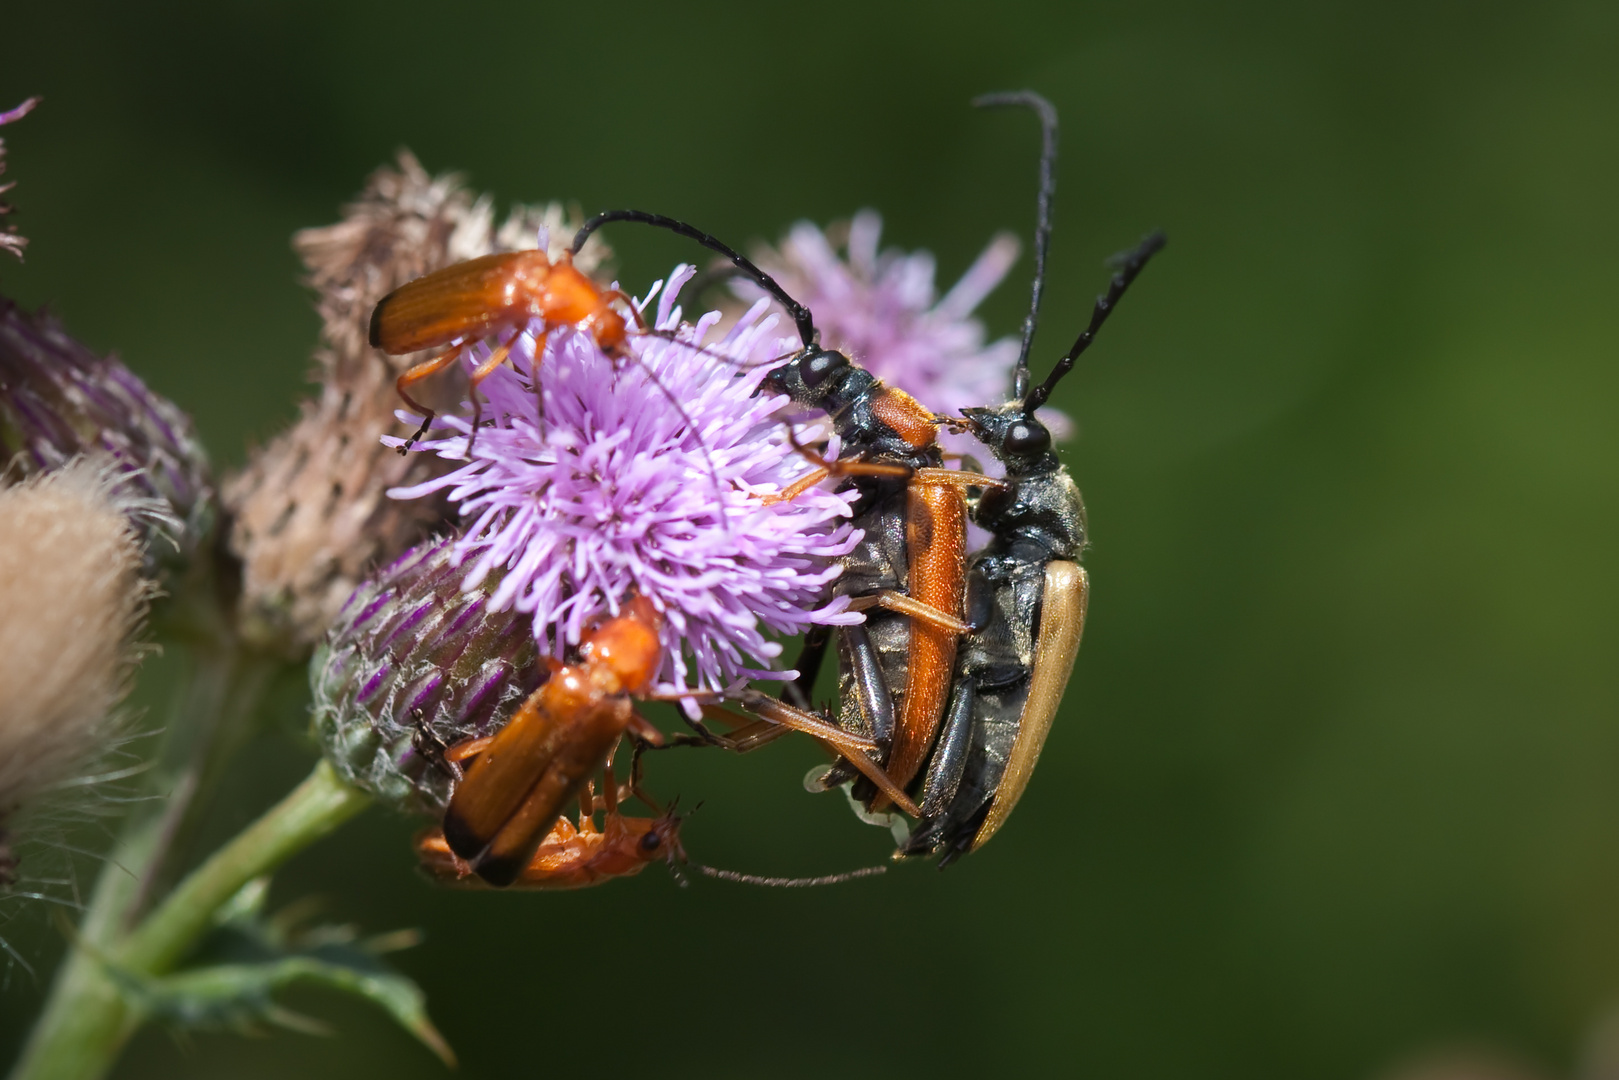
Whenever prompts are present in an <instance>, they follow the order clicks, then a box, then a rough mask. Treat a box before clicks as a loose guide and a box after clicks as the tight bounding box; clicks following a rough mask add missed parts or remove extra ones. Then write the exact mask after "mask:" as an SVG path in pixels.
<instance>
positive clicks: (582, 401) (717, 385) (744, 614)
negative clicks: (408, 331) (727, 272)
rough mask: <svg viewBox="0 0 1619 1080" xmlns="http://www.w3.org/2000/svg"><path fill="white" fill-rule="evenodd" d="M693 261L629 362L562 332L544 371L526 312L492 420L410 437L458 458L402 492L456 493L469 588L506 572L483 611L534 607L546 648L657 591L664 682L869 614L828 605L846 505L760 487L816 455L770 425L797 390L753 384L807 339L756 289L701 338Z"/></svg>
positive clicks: (703, 322)
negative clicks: (786, 329)
mask: <svg viewBox="0 0 1619 1080" xmlns="http://www.w3.org/2000/svg"><path fill="white" fill-rule="evenodd" d="M693 273H694V271H693V269H692V268H691V267H686V266H682V267H679V268H677V269H676V271H675V272H674V274H673V275H672V276H671V278H670V287H669V288H668V290H666V291H665V292H664V295H663V297H662V299H661V301H660V302H659V304H658V309H657V318H656V322H655V332H653V333H647V334H634V333H632V334H631V336H630V338H629V341H628V343H627V345H626V352H627V355H621V356H618V357H613V356H609V355H607V354H606V353H604V352H603V351H602V349H601V348H600V347H599V346H598V345H597V344H596V342H595V341H594V340H593V339H592V338H591V337H590V335H589V334H588V333H583V332H578V331H575V330H573V329H572V328H570V327H553V328H552V330H551V333H550V335H549V337H548V338H547V340H546V343H545V347H544V352H543V354H542V357H541V360H540V362H539V364H538V366H537V372H538V377H537V378H536V377H535V375H536V365H535V364H534V342H535V335H536V334H542V333H543V332H544V330H545V326H544V325H543V324H542V323H540V322H538V321H536V322H534V323H531V324H530V325H529V327H528V328H527V331H526V332H525V333H524V335H523V336H522V339H521V341H520V342H519V344H518V345H517V347H516V348H514V349H513V351H512V362H513V367H514V368H515V370H513V369H511V368H504V367H503V368H501V369H500V370H498V371H497V372H496V373H495V374H494V375H492V376H491V377H490V378H489V379H488V380H486V381H485V382H484V383H483V384H482V385H481V387H480V389H481V390H482V391H483V393H484V396H485V398H486V401H485V404H484V407H483V417H484V420H485V425H484V426H482V427H480V428H479V429H478V431H477V436H476V438H475V439H471V440H470V443H471V445H470V451H469V436H470V435H471V434H472V425H471V423H470V422H469V421H468V420H467V419H465V418H463V417H460V416H448V417H444V418H442V426H443V427H444V428H447V429H449V434H447V435H441V436H440V437H437V438H431V439H427V440H424V441H422V442H420V443H418V444H417V449H419V450H425V451H430V452H433V453H437V454H438V455H440V456H441V457H444V458H451V459H456V460H463V461H465V462H466V463H465V464H464V465H462V466H461V467H459V468H457V469H456V470H454V471H453V472H451V473H449V474H448V475H446V476H443V477H441V478H437V479H434V480H430V481H428V482H426V483H423V484H419V485H417V486H415V487H409V488H398V489H395V490H394V491H392V492H390V494H392V495H394V496H395V497H396V498H406V499H408V498H417V497H420V496H422V495H426V494H428V493H430V492H436V491H441V490H442V491H445V492H447V493H448V496H449V498H450V499H451V500H452V501H453V502H455V503H456V504H457V506H458V510H459V513H460V515H461V518H462V520H463V521H464V522H465V523H466V534H465V536H464V537H463V538H462V539H461V540H460V541H459V542H458V543H457V550H456V553H455V558H456V560H457V561H465V562H467V563H469V564H470V566H469V569H468V572H467V574H466V577H465V580H464V582H463V587H464V588H467V589H472V588H477V587H479V586H480V584H481V583H483V582H485V579H490V580H492V581H496V582H497V583H496V584H495V585H494V586H493V588H492V593H491V601H490V605H491V609H492V610H496V611H499V610H504V609H505V608H506V607H515V608H516V609H517V610H519V611H522V612H525V613H528V614H530V615H532V616H533V619H534V634H535V638H536V640H537V642H538V644H539V647H540V649H541V651H542V652H545V653H550V654H552V655H556V656H558V657H560V656H562V655H563V653H564V652H565V650H566V649H567V647H568V646H569V645H576V644H578V642H579V640H580V635H581V634H582V632H583V631H584V629H585V628H586V626H587V624H588V622H589V621H590V620H592V619H594V618H596V617H598V616H601V615H604V614H613V613H616V612H617V611H618V609H619V605H620V603H621V602H622V601H623V600H624V599H626V598H627V597H629V596H630V595H632V594H635V593H639V594H641V595H643V596H646V597H648V598H650V599H651V600H652V602H653V603H654V604H655V605H656V606H657V607H658V608H659V609H661V610H662V612H663V613H664V615H665V617H666V625H665V628H664V646H665V650H666V659H665V666H664V670H663V671H662V672H661V673H660V680H661V683H662V688H663V689H664V690H669V689H672V688H675V687H679V688H685V687H688V686H692V685H695V686H697V687H702V688H708V689H723V688H724V687H726V686H727V685H729V684H730V683H732V682H734V681H735V680H737V679H739V678H753V677H775V678H783V677H790V676H788V675H785V674H784V673H779V672H777V673H770V672H767V671H763V670H760V669H759V667H758V666H757V664H758V663H760V662H763V663H768V662H770V661H773V660H774V659H775V658H776V657H777V656H778V655H779V654H780V652H781V646H780V645H779V644H777V643H776V642H774V641H772V640H770V639H769V638H768V637H766V633H767V632H770V633H774V634H778V635H783V636H791V635H795V634H800V633H802V632H803V631H804V630H805V629H807V628H808V627H809V626H810V625H811V624H812V623H835V624H836V623H850V622H858V621H860V616H859V615H857V614H854V613H850V612H845V611H844V610H843V607H844V603H845V602H844V601H834V602H832V603H827V602H826V601H825V587H826V585H827V583H828V582H830V581H831V580H832V579H833V578H834V577H836V576H837V574H838V573H839V571H840V569H841V568H840V566H839V565H838V563H837V561H836V560H837V558H838V557H839V556H841V555H843V554H846V553H847V552H848V551H849V550H850V549H851V547H852V546H853V544H854V543H855V542H856V541H857V540H858V539H859V533H858V532H856V531H854V530H853V529H851V527H850V526H849V525H848V523H847V522H845V521H843V520H841V519H843V518H846V517H847V516H848V514H849V506H848V502H847V501H846V498H845V497H844V496H840V495H834V494H832V493H830V492H825V491H821V490H811V491H807V492H805V493H803V494H802V495H800V496H798V497H797V498H795V499H792V500H788V501H783V502H776V503H770V502H766V501H765V499H764V498H763V496H765V495H768V494H770V493H772V492H778V491H780V490H781V489H782V488H784V487H786V486H787V485H788V484H790V483H792V482H793V480H795V479H796V478H798V477H799V476H801V475H803V474H804V473H805V472H806V471H807V470H809V469H810V468H811V467H812V466H811V465H810V463H809V462H807V461H806V460H805V459H804V458H803V457H802V456H801V455H800V454H799V453H798V452H797V451H795V450H794V449H793V448H792V445H791V443H790V441H789V435H788V429H787V428H786V426H785V425H783V424H782V423H781V422H780V421H779V420H777V419H775V413H776V411H777V410H778V409H779V408H780V407H781V406H782V405H783V404H784V403H785V400H786V399H785V398H780V397H774V396H769V395H766V396H761V397H755V396H754V392H755V390H756V389H757V388H758V385H759V382H760V380H761V379H763V377H764V375H765V373H766V372H767V371H769V370H770V369H771V368H772V367H773V366H774V364H773V363H772V362H773V361H777V360H785V358H786V357H787V355H789V354H790V353H792V352H793V351H794V349H795V348H796V346H797V340H796V339H795V338H791V337H787V338H783V337H782V336H781V335H779V334H773V333H772V332H771V331H772V329H773V327H774V326H775V325H776V319H775V318H774V317H767V318H763V319H761V316H763V315H764V312H765V308H766V307H767V305H766V304H765V303H764V302H763V301H760V302H759V303H757V304H755V305H754V306H753V308H752V309H751V310H750V311H749V312H748V313H747V314H746V315H745V316H744V317H743V318H742V319H741V320H740V321H738V322H737V323H736V325H735V326H733V327H732V328H731V330H730V331H729V332H728V333H726V334H725V335H724V336H723V337H721V338H720V339H719V340H716V341H712V342H710V341H708V340H707V338H708V336H709V333H710V331H712V329H713V327H714V324H715V323H716V322H717V321H718V320H719V318H720V316H719V314H718V313H717V312H714V313H710V314H708V315H705V316H704V317H703V318H701V319H699V320H698V321H697V323H696V325H695V326H693V325H690V324H686V323H683V322H681V319H680V315H681V312H680V308H679V307H678V306H676V305H675V303H674V297H675V294H676V293H678V292H679V290H680V288H681V286H682V285H684V284H685V283H686V282H687V281H688V280H690V278H691V277H692V275H693ZM658 288H659V286H658V285H654V286H653V288H652V290H651V292H649V293H648V295H647V298H646V300H644V301H641V302H640V304H639V305H638V306H640V307H642V308H643V309H644V307H645V306H646V305H647V304H649V303H650V302H651V300H652V298H653V296H654V295H656V293H657V291H658ZM470 352H471V354H472V355H471V356H469V358H468V361H467V362H474V363H475V362H476V361H477V360H479V359H482V358H484V357H487V356H488V355H489V351H488V346H487V345H480V346H476V347H475V348H473V349H472V350H470ZM536 387H538V389H539V391H540V393H539V394H536V392H535V391H536ZM386 441H388V442H389V443H390V445H401V442H400V440H398V439H390V440H386ZM469 453H470V457H468V454H469ZM693 678H695V680H696V682H695V684H693V683H692V682H691V681H690V680H691V679H693Z"/></svg>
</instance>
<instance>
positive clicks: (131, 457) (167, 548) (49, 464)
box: [0, 297, 214, 568]
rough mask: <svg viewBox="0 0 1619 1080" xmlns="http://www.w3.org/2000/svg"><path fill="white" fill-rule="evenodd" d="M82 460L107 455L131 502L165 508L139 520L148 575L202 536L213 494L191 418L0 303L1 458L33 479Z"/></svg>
mask: <svg viewBox="0 0 1619 1080" xmlns="http://www.w3.org/2000/svg"><path fill="white" fill-rule="evenodd" d="M84 454H104V455H106V456H108V457H110V458H111V459H112V460H113V461H115V462H116V463H117V465H118V467H119V469H120V470H121V471H122V474H123V475H124V477H125V481H126V483H127V484H128V486H129V488H130V490H131V494H132V496H134V497H139V498H147V499H158V500H161V501H162V503H163V504H164V505H165V506H166V507H167V509H168V513H165V514H163V515H159V516H157V517H150V516H149V517H148V518H146V519H145V520H144V522H143V525H144V526H145V542H144V545H143V547H144V550H145V556H144V557H145V559H146V561H147V565H148V568H152V567H157V566H161V565H163V564H165V563H172V562H173V561H174V560H175V559H176V558H179V559H184V558H187V557H189V556H190V555H191V553H192V552H193V551H194V550H195V548H196V546H197V544H198V543H199V542H200V541H201V540H202V538H203V537H204V536H206V535H207V533H208V530H209V526H210V524H211V523H212V520H213V513H214V508H213V488H212V484H211V481H210V479H209V470H208V457H207V454H206V453H205V452H204V451H203V448H202V443H201V442H199V441H198V439H197V436H196V432H195V431H194V430H193V429H192V426H191V418H190V417H188V416H186V414H185V413H183V412H181V411H180V409H179V407H177V406H176V405H175V404H174V403H173V402H171V401H169V400H168V399H167V398H165V397H162V396H160V395H158V394H154V393H153V392H152V391H151V390H149V389H147V387H146V384H145V383H143V382H141V380H140V379H139V378H137V377H136V376H135V374H134V372H132V371H130V370H129V369H128V368H127V367H125V366H124V365H123V364H122V363H121V362H120V361H119V360H118V359H117V357H114V356H98V355H97V354H96V353H94V352H91V351H90V350H89V349H88V348H86V347H85V346H84V345H82V344H80V343H79V342H77V341H75V340H74V339H73V338H71V337H69V336H68V334H67V332H66V331H65V330H63V329H62V325H61V323H59V322H57V321H56V319H55V318H54V317H53V316H51V315H50V314H48V313H46V312H35V313H32V314H29V313H26V312H23V311H20V310H18V308H17V307H16V306H15V305H14V304H12V303H11V302H10V301H9V300H6V299H5V298H3V297H0V461H4V462H5V464H6V468H7V469H8V470H9V471H10V473H11V474H12V475H13V476H18V475H32V474H36V473H41V472H48V471H50V470H52V469H57V468H60V467H62V466H63V465H64V464H66V463H67V462H69V461H71V460H73V459H74V458H76V457H79V456H81V455H84Z"/></svg>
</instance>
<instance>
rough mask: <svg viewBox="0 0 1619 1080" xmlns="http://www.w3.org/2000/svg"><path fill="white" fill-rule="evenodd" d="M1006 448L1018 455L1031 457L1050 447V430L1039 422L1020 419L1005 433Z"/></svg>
mask: <svg viewBox="0 0 1619 1080" xmlns="http://www.w3.org/2000/svg"><path fill="white" fill-rule="evenodd" d="M1006 449H1007V451H1008V452H1009V453H1013V454H1017V455H1019V456H1020V457H1033V456H1034V455H1036V454H1043V453H1045V452H1046V451H1047V450H1050V449H1051V432H1049V431H1047V430H1046V426H1045V425H1044V424H1040V423H1034V422H1030V421H1025V420H1020V421H1018V422H1017V423H1015V424H1013V425H1012V427H1011V428H1010V429H1009V430H1008V431H1007V433H1006Z"/></svg>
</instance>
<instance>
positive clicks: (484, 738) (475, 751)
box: [444, 735, 495, 763]
mask: <svg viewBox="0 0 1619 1080" xmlns="http://www.w3.org/2000/svg"><path fill="white" fill-rule="evenodd" d="M494 741H495V737H494V736H493V735H480V736H478V737H477V738H476V739H462V740H461V741H460V742H458V743H456V744H455V745H454V746H450V747H446V748H445V750H444V760H445V761H453V762H456V763H460V762H463V761H465V760H467V758H471V757H477V756H478V755H479V754H481V753H483V752H484V751H485V750H487V749H489V744H490V743H492V742H494Z"/></svg>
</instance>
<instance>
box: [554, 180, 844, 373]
mask: <svg viewBox="0 0 1619 1080" xmlns="http://www.w3.org/2000/svg"><path fill="white" fill-rule="evenodd" d="M610 221H634V222H638V223H639V224H642V225H652V226H654V227H656V228H659V229H668V230H669V231H670V232H672V233H678V234H679V235H681V236H684V237H686V238H687V239H688V240H695V241H697V242H698V243H699V244H701V245H703V246H704V247H706V248H708V249H709V250H710V251H717V252H719V253H720V254H721V255H724V256H725V257H726V258H727V259H730V260H731V262H732V263H734V264H735V265H736V268H737V269H738V270H740V271H742V273H744V274H746V275H747V276H748V277H749V278H751V279H752V280H753V282H754V283H755V284H756V285H758V286H759V287H760V288H761V289H763V290H764V291H765V292H767V293H769V294H770V295H771V296H774V297H775V298H776V300H777V302H779V303H780V304H781V306H782V307H784V308H786V309H787V311H788V313H789V314H791V315H792V317H793V322H794V323H796V324H797V325H798V336H799V338H800V339H801V340H802V341H803V342H804V344H805V345H806V346H808V345H810V344H812V343H813V342H814V341H815V316H813V315H811V314H810V309H809V308H807V307H805V306H804V305H803V304H800V303H799V302H798V301H797V300H794V299H793V298H792V297H791V296H788V295H787V290H786V289H784V288H782V287H781V285H780V284H778V283H777V281H776V279H775V278H773V277H771V276H770V275H769V274H767V273H765V272H764V271H763V270H761V269H759V268H758V267H757V266H755V265H753V262H752V261H751V260H749V259H748V257H747V256H745V255H743V254H741V253H740V252H738V251H737V250H736V249H734V248H732V247H731V246H730V245H728V244H726V243H725V242H724V241H721V240H718V239H716V238H714V237H712V236H710V235H708V234H707V233H706V232H704V231H703V230H701V229H699V228H697V227H695V226H693V225H687V224H686V223H685V222H684V221H679V220H676V219H675V218H672V217H664V216H663V215H662V214H652V213H648V212H647V211H645V210H604V211H603V212H602V213H600V214H597V215H596V216H595V217H593V218H591V219H590V220H589V221H587V222H585V223H584V224H583V225H581V226H579V231H578V232H577V233H575V234H574V237H573V246H572V247H571V248H569V249H568V250H569V251H570V252H572V253H573V254H575V255H577V254H578V253H579V249H580V248H582V247H584V246H585V241H586V240H588V239H590V234H591V233H593V232H595V231H596V230H597V229H599V228H601V227H602V226H603V225H606V224H607V223H608V222H610Z"/></svg>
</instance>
